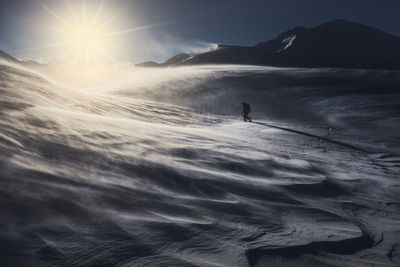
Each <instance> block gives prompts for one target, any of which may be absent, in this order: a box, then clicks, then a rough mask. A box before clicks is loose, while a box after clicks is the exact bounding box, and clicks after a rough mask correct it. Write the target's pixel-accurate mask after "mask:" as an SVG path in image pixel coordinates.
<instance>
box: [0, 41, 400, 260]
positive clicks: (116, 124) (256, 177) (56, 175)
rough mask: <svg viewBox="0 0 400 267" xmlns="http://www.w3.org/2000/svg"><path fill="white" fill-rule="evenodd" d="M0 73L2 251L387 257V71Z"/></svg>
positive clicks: (396, 184)
mask: <svg viewBox="0 0 400 267" xmlns="http://www.w3.org/2000/svg"><path fill="white" fill-rule="evenodd" d="M294 38H295V37H293V38H292V39H291V41H288V42H287V44H289V43H292V42H293V40H294ZM287 47H289V46H287ZM0 77H1V80H0V81H1V84H0V92H1V100H0V118H1V119H0V124H1V126H0V214H1V218H2V222H1V224H0V265H1V266H398V265H400V256H399V255H400V224H399V221H400V195H399V190H400V181H399V169H400V151H399V150H400V143H399V140H400V139H399V133H400V131H399V128H398V127H399V126H398V125H400V124H399V122H400V121H399V118H400V116H399V115H400V114H399V112H400V111H399V109H398V105H399V103H400V92H399V88H400V73H399V72H388V71H361V70H341V69H322V70H321V69H311V70H310V69H309V70H307V69H276V68H267V67H251V66H218V67H217V66H202V67H184V68H168V69H161V68H159V69H135V68H132V69H126V70H124V71H123V73H121V75H119V76H118V78H116V80H113V81H112V82H109V83H104V84H102V85H101V86H94V87H91V88H86V89H77V88H74V87H69V86H67V85H65V84H64V85H62V84H60V83H58V82H56V81H53V80H51V79H50V78H48V77H46V76H44V75H40V74H37V73H35V72H33V71H30V70H28V69H23V68H20V67H19V66H15V65H10V64H8V63H4V62H3V63H1V64H0ZM242 101H246V102H249V103H250V104H251V105H252V112H253V113H252V114H251V115H252V117H253V121H254V122H255V123H245V122H242V119H241V117H240V113H241V102H242Z"/></svg>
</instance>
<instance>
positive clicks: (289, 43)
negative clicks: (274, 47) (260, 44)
mask: <svg viewBox="0 0 400 267" xmlns="http://www.w3.org/2000/svg"><path fill="white" fill-rule="evenodd" d="M296 37H297V36H296V34H292V35H290V36H289V37H287V38H285V39H284V40H283V41H282V44H284V45H285V46H284V47H283V48H282V49H279V50H278V53H280V52H282V50H286V49H288V48H289V47H291V46H292V44H293V41H294V40H295V39H296Z"/></svg>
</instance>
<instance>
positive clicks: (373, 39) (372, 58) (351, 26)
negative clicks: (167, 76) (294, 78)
mask: <svg viewBox="0 0 400 267" xmlns="http://www.w3.org/2000/svg"><path fill="white" fill-rule="evenodd" d="M399 47H400V38H399V37H397V36H395V35H392V34H389V33H386V32H384V31H381V30H379V29H376V28H373V27H370V26H367V25H363V24H360V23H357V22H352V21H348V20H344V19H336V20H332V21H329V22H326V23H324V24H321V25H319V26H316V27H312V28H305V27H295V28H292V29H291V30H288V31H286V32H284V33H282V34H280V35H279V36H278V37H277V38H275V39H273V40H270V41H267V42H264V43H259V44H257V45H255V46H252V47H250V46H247V47H246V46H232V45H224V46H220V48H221V49H217V50H213V51H208V52H205V53H201V54H197V55H191V56H190V57H188V56H187V57H185V60H183V61H178V62H176V61H175V60H172V61H174V65H193V64H248V65H263V66H277V67H340V68H364V69H400V50H399V49H398V48H399ZM168 63H169V61H167V62H166V63H164V65H167V66H169V65H170V64H168Z"/></svg>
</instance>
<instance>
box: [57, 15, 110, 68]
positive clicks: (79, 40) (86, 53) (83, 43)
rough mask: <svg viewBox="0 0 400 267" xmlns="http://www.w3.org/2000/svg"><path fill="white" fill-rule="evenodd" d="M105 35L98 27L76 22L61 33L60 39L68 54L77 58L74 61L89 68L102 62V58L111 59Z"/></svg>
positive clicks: (84, 22)
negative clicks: (82, 63) (80, 62)
mask: <svg viewBox="0 0 400 267" xmlns="http://www.w3.org/2000/svg"><path fill="white" fill-rule="evenodd" d="M107 34H108V33H107V32H106V31H104V30H102V29H101V27H100V26H99V25H96V24H93V23H88V22H86V21H76V22H75V24H73V25H70V26H68V27H66V28H65V29H64V31H62V36H63V37H62V39H64V40H63V42H64V43H65V47H66V49H67V52H68V54H70V55H71V56H75V58H77V60H75V61H79V60H81V61H83V62H84V63H85V65H86V66H88V67H91V65H93V64H98V63H99V62H100V61H104V57H106V58H107V56H108V57H111V56H110V55H109V50H110V43H109V40H108V38H107Z"/></svg>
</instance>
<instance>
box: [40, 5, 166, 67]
mask: <svg viewBox="0 0 400 267" xmlns="http://www.w3.org/2000/svg"><path fill="white" fill-rule="evenodd" d="M106 1H107V0H103V1H102V2H100V4H99V5H98V6H97V7H93V6H91V7H90V8H89V7H87V6H86V1H85V0H82V1H81V2H80V3H81V4H78V5H72V3H71V2H70V1H69V0H66V1H65V3H66V4H67V5H66V7H67V8H65V9H66V11H67V12H65V11H64V12H63V13H62V14H64V15H63V16H62V15H59V13H58V12H56V11H54V10H53V9H51V8H50V7H49V6H47V5H45V4H44V3H43V2H42V1H40V0H36V2H37V3H38V4H39V5H40V6H42V7H43V9H45V10H46V11H47V12H48V13H49V14H51V15H52V16H53V18H55V19H56V20H57V21H58V23H57V24H55V25H57V26H55V27H53V28H52V29H53V33H54V34H53V35H54V38H52V39H55V42H54V43H49V44H45V45H43V46H41V47H40V48H43V47H52V48H57V49H59V51H58V50H57V51H58V54H59V56H58V60H63V61H67V62H69V63H72V64H75V65H78V66H80V67H84V68H86V70H96V69H101V68H103V67H104V66H109V65H110V64H111V65H114V64H118V63H117V62H118V60H116V59H115V58H114V54H116V53H118V47H121V46H122V45H121V44H120V43H119V40H117V39H116V38H117V37H118V36H119V35H123V34H129V33H132V32H136V31H141V30H146V29H149V28H153V27H157V26H161V25H163V24H166V23H168V22H161V23H154V24H150V25H141V26H137V27H132V28H122V29H116V28H117V27H115V24H116V23H115V21H117V19H118V17H119V15H120V13H117V14H112V15H109V14H103V13H105V12H104V9H105V8H104V5H105V3H106Z"/></svg>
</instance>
